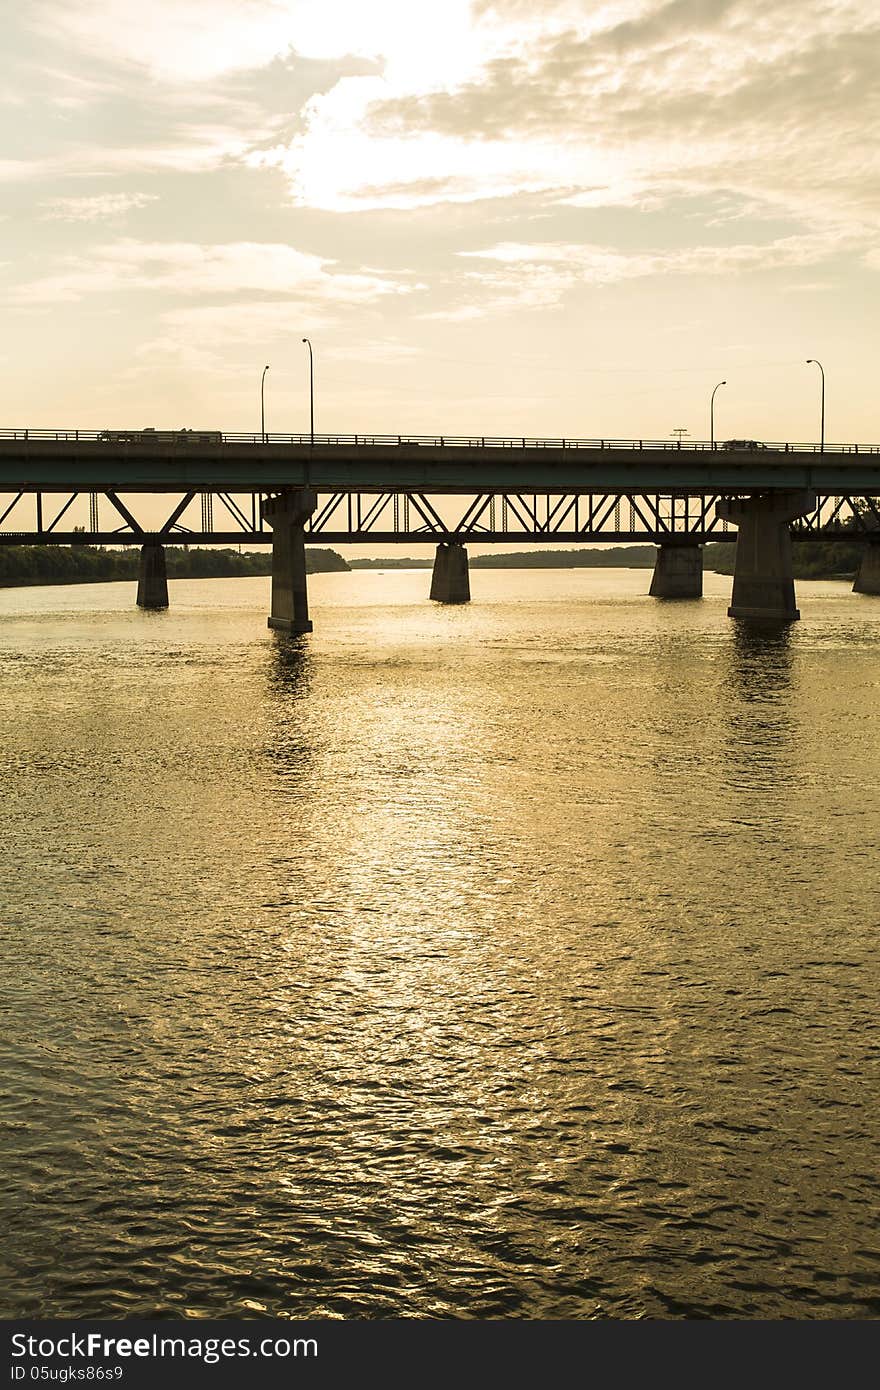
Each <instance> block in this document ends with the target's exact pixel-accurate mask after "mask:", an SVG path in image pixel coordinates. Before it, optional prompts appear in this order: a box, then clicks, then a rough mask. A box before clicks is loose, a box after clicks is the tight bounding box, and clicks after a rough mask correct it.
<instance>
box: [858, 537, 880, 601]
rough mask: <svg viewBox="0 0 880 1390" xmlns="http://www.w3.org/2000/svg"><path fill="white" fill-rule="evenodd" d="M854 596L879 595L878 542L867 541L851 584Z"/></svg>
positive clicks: (879, 561) (879, 552)
mask: <svg viewBox="0 0 880 1390" xmlns="http://www.w3.org/2000/svg"><path fill="white" fill-rule="evenodd" d="M853 593H854V594H880V541H869V542H868V544H867V545H866V546H865V549H864V553H863V555H862V563H861V564H860V565H859V572H858V574H857V575H856V578H855V583H854V584H853Z"/></svg>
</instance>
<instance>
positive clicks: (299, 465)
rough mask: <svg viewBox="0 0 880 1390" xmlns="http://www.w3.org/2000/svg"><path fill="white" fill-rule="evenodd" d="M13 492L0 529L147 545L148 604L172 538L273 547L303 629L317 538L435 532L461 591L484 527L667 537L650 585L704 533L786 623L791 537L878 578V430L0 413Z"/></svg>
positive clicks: (460, 597)
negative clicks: (517, 431) (310, 548)
mask: <svg viewBox="0 0 880 1390" xmlns="http://www.w3.org/2000/svg"><path fill="white" fill-rule="evenodd" d="M3 494H6V496H5V500H0V544H18V545H21V544H28V543H30V544H56V545H69V544H73V543H81V544H83V543H90V544H102V545H139V546H140V547H141V574H140V581H139V585H138V602H139V603H140V604H141V606H143V607H165V606H167V602H168V595H167V583H166V580H165V565H164V550H163V546H164V545H166V544H169V543H172V542H176V543H183V544H226V545H228V544H236V543H242V542H246V543H247V544H249V545H253V544H271V545H272V552H273V564H272V601H271V613H270V616H269V624H270V626H272V627H275V628H278V629H280V630H282V631H287V632H306V631H310V630H311V622H310V620H309V617H308V596H307V590H306V571H305V544H306V542H308V541H310V542H316V541H320V542H321V543H323V544H336V545H342V544H351V543H364V542H370V543H381V544H386V543H390V544H399V543H404V542H408V543H410V544H412V543H415V542H419V543H424V542H426V541H429V542H432V543H434V544H435V545H436V547H437V550H436V556H435V564H434V572H433V575H432V582H431V597H432V598H434V599H436V600H438V601H439V602H447V603H455V602H464V601H466V600H467V599H468V598H469V597H470V591H469V577H468V565H467V551H466V548H465V547H466V544H467V542H468V541H470V542H480V543H491V542H502V543H507V544H510V543H517V542H526V541H529V542H535V541H540V542H541V543H542V544H545V545H546V544H548V543H549V544H560V543H565V544H567V545H569V546H570V545H576V544H579V543H584V542H592V543H608V542H613V543H617V544H621V543H623V544H626V543H639V542H641V543H645V542H650V543H653V544H655V545H657V547H658V553H657V560H656V565H655V570H654V575H653V578H652V582H651V593H652V594H653V595H655V596H656V597H661V598H694V597H699V596H700V594H701V593H702V549H701V547H702V546H703V545H704V544H705V543H706V542H707V541H712V540H724V539H731V540H732V539H734V537H736V539H737V550H736V566H735V574H734V580H733V596H732V601H731V605H730V608H729V610H728V611H729V613H730V615H731V616H732V617H736V618H740V619H744V620H751V621H756V622H768V621H769V622H789V621H792V620H793V619H796V618H797V617H798V616H799V614H798V610H797V607H796V603H795V593H794V580H793V575H792V561H791V542H792V540H795V541H797V540H810V539H812V540H831V539H836V540H841V539H845V540H848V541H857V540H858V541H862V542H863V543H864V547H865V549H864V556H863V560H862V564H861V568H860V571H859V575H858V576H857V579H856V583H855V585H854V588H855V589H856V590H858V591H860V592H863V593H880V446H864V445H859V444H825V445H824V447H822V446H819V445H816V444H811V443H807V444H804V443H775V444H760V445H759V444H755V443H752V442H749V441H730V442H728V443H727V444H708V443H703V442H699V441H691V440H688V441H683V440H674V441H668V440H617V439H614V440H607V439H560V438H557V439H537V438H529V437H525V436H523V437H511V436H445V435H427V436H419V435H384V434H366V435H362V434H354V435H351V434H348V435H346V434H338V435H314V436H312V435H310V434H309V435H303V434H290V435H279V434H275V433H272V434H265V435H263V434H259V435H252V434H224V433H221V432H219V431H197V430H194V431H189V430H186V431H183V430H172V431H165V430H97V431H88V430H77V429H74V430H33V429H19V430H0V499H2V497H3ZM160 495H162V496H165V497H166V498H167V499H169V500H168V503H167V510H166V511H165V514H164V517H163V519H162V520H161V521H159V522H158V524H157V523H156V521H155V517H154V518H153V520H152V523H151V524H147V522H146V521H145V520H144V519H143V518H144V508H145V506H146V510H148V511H150V512H151V513H155V511H156V509H157V506H158V505H159V504H158V503H157V500H156V499H157V497H158V496H160ZM145 498H146V502H145ZM163 507H164V504H163ZM139 512H140V519H139V516H138V513H139ZM74 523H76V525H75V526H74Z"/></svg>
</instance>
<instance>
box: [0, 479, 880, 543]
mask: <svg viewBox="0 0 880 1390" xmlns="http://www.w3.org/2000/svg"><path fill="white" fill-rule="evenodd" d="M264 495H265V494H263V493H259V492H251V493H236V494H232V493H228V492H219V491H216V492H200V493H196V492H185V493H178V494H169V496H172V497H173V503H172V505H171V509H170V511H169V512H168V514H167V515H166V517H165V519H164V520H163V521H161V522H159V523H158V524H156V522H155V521H154V522H153V524H147V522H146V521H145V520H143V519H142V520H139V519H138V517H137V516H136V515H135V512H136V511H140V514H141V517H142V518H143V515H144V507H145V506H149V508H150V510H151V511H153V512H155V510H156V506H157V503H158V500H159V497H160V496H161V494H153V495H151V496H150V497H149V498H148V499H146V498H145V497H144V495H143V494H139V495H138V496H136V497H128V499H127V500H126V501H123V499H122V497H121V496H120V495H119V491H105V492H100V493H99V492H88V493H82V492H72V493H70V494H66V493H65V494H57V493H45V492H30V491H28V492H25V491H21V492H18V493H16V494H15V495H14V496H12V497H11V500H10V501H8V503H7V504H6V505H5V506H4V507H3V510H2V511H0V544H4V543H5V544H18V545H34V544H50V545H51V544H54V545H70V544H77V543H79V544H84V545H85V544H91V545H136V544H143V543H144V542H145V541H147V540H149V541H153V542H155V541H158V542H160V543H164V544H177V545H181V544H183V545H195V544H201V545H210V544H214V545H218V544H226V545H229V544H240V543H242V542H247V543H249V544H252V545H253V544H270V543H271V540H272V531H271V528H270V527H269V526H268V524H267V523H265V522H264V520H263V517H262V514H261V502H262V500H263V497H264ZM727 495H728V494H721V493H707V494H695V493H674V492H673V493H669V492H666V493H644V492H595V493H580V492H563V493H550V494H546V493H518V492H517V493H513V492H480V493H475V494H471V495H468V496H466V497H461V496H440V495H437V494H434V495H432V494H428V493H422V492H371V493H365V492H332V493H320V494H319V495H318V500H317V506H316V508H315V511H314V513H313V515H312V517H311V519H310V521H309V524H308V525H307V527H306V533H307V535H308V536H309V538H310V539H313V540H315V541H318V540H320V541H322V542H324V543H325V544H334V545H345V544H349V543H362V542H364V541H369V542H373V541H381V542H383V543H402V542H405V541H409V542H411V543H416V542H435V543H436V542H439V541H451V540H459V541H464V542H467V541H470V542H484V543H486V542H496V541H497V542H504V543H511V542H516V541H544V542H552V543H555V544H560V543H566V542H567V543H568V544H577V543H583V542H585V541H594V542H616V543H621V544H623V543H633V542H639V541H642V542H646V543H654V544H663V543H664V542H666V543H668V544H674V543H676V542H678V543H683V542H684V543H686V542H688V541H689V542H691V543H693V544H702V543H704V542H706V541H713V540H724V539H731V540H732V539H733V538H734V537H735V535H736V528H735V527H732V526H730V525H729V523H727V522H725V521H722V520H720V519H719V518H718V517H717V516H716V503H717V502H718V501H719V500H720V498H721V497H722V496H727ZM215 503H216V504H217V505H216V506H215ZM0 506H3V504H2V503H0ZM64 521H66V525H65V526H64V527H62V525H61V523H62V522H64ZM791 533H792V536H793V537H794V538H795V539H800V540H811V539H812V540H846V539H852V540H854V539H858V538H861V537H866V536H867V537H875V538H880V497H876V496H870V497H855V496H822V497H820V498H819V500H818V504H817V506H816V509H815V511H814V512H812V513H811V514H810V515H808V516H805V517H801V518H800V519H799V520H797V521H795V522H793V523H792V526H791Z"/></svg>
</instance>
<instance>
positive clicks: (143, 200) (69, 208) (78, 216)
mask: <svg viewBox="0 0 880 1390" xmlns="http://www.w3.org/2000/svg"><path fill="white" fill-rule="evenodd" d="M155 201H156V194H155V193H95V194H93V195H91V196H86V197H82V198H51V199H49V200H48V201H47V202H45V203H44V204H43V208H44V212H43V214H42V215H43V217H44V218H46V219H47V220H48V221H53V222H113V221H116V220H118V219H120V218H123V217H125V215H126V213H129V212H133V211H135V210H136V209H137V208H143V207H146V206H147V204H148V203H154V202H155Z"/></svg>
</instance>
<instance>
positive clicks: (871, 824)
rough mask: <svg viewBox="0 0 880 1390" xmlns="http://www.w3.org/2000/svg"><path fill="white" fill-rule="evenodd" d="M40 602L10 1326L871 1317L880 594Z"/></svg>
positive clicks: (8, 809)
mask: <svg viewBox="0 0 880 1390" xmlns="http://www.w3.org/2000/svg"><path fill="white" fill-rule="evenodd" d="M643 581H644V575H642V574H639V573H638V572H619V573H609V572H585V571H580V572H573V571H569V572H556V573H540V572H528V573H520V574H515V573H510V572H507V573H490V572H486V573H483V574H481V575H480V582H479V590H480V591H481V592H477V590H476V587H475V597H476V599H477V601H476V602H475V603H474V604H473V605H472V606H471V608H470V609H467V610H465V609H457V610H454V611H450V610H440V609H437V608H435V607H430V606H428V605H426V604H425V603H424V593H423V590H424V584H425V575H424V574H423V573H422V574H395V575H364V574H351V575H326V576H315V577H314V578H313V580H312V585H313V594H312V598H313V609H314V617H315V632H314V634H313V635H312V636H310V637H309V638H308V639H305V640H304V641H301V642H300V643H299V644H297V643H295V642H294V643H290V642H287V641H285V640H284V639H279V638H278V637H275V636H273V635H271V634H268V633H267V632H266V630H265V627H264V623H265V582H264V581H253V582H251V581H247V582H238V581H230V582H228V583H227V582H225V581H206V582H202V583H198V582H189V583H186V584H183V583H181V584H177V585H172V590H173V592H172V604H173V607H172V609H171V610H170V611H169V612H168V613H167V614H164V615H162V616H161V618H159V619H156V618H152V619H149V620H145V619H144V615H142V614H133V613H131V612H130V610H129V609H128V607H127V605H128V603H129V601H130V597H131V596H130V594H129V593H128V591H127V590H126V589H125V588H124V587H123V586H94V587H91V586H90V587H89V589H88V590H86V589H85V588H81V589H78V590H54V591H52V590H45V589H44V590H39V591H33V590H31V591H24V590H18V591H6V592H5V593H4V594H3V595H2V605H0V608H2V615H0V685H2V703H0V725H2V727H0V740H2V741H0V746H2V748H3V756H4V763H5V767H4V788H5V797H4V800H5V805H4V817H3V821H2V827H0V837H2V841H0V851H2V863H3V873H4V893H3V899H4V903H5V911H4V916H3V924H2V931H3V936H4V943H3V949H4V957H5V960H6V962H7V970H6V972H5V983H4V991H5V995H6V1006H7V1010H8V1012H7V1015H6V1017H7V1018H8V1020H10V1022H11V1024H12V1026H11V1027H9V1028H7V1029H6V1030H5V1041H4V1043H3V1053H4V1057H3V1062H4V1075H5V1076H6V1077H7V1084H6V1088H5V1095H4V1098H3V1101H2V1118H3V1129H2V1136H0V1143H2V1150H3V1162H4V1171H5V1172H6V1174H7V1177H8V1179H9V1181H8V1184H7V1193H8V1194H10V1196H11V1201H10V1205H9V1209H8V1211H7V1212H6V1213H5V1219H4V1225H5V1229H6V1231H7V1240H6V1247H5V1258H6V1262H7V1266H8V1269H9V1273H8V1275H7V1276H6V1279H5V1283H4V1290H5V1292H4V1300H5V1306H4V1309H3V1311H4V1312H5V1313H7V1314H12V1315H21V1314H25V1313H30V1314H43V1315H48V1316H52V1315H59V1316H61V1315H72V1316H96V1315H100V1314H110V1315H129V1314H135V1313H137V1314H144V1315H150V1314H176V1313H177V1314H180V1313H189V1314H192V1315H198V1316H208V1315H210V1316H221V1315H230V1316H238V1315H249V1314H257V1315H259V1314H260V1313H271V1314H281V1315H289V1316H295V1317H301V1316H309V1315H314V1316H345V1317H359V1316H368V1317H369V1316H395V1315H402V1314H415V1315H430V1316H475V1317H490V1316H491V1317H504V1316H513V1317H553V1316H555V1317H593V1316H613V1317H634V1316H642V1315H646V1316H660V1317H669V1316H672V1317H678V1316H683V1315H689V1316H716V1317H743V1316H771V1317H772V1316H786V1317H816V1316H818V1317H838V1316H842V1317H863V1316H868V1315H871V1314H876V1312H877V1311H878V1303H877V1286H876V1265H875V1263H874V1261H873V1257H872V1253H871V1251H872V1245H873V1240H874V1232H875V1229H876V1227H875V1222H876V1215H877V1195H878V1189H877V1180H876V1173H877V1171H878V1163H877V1159H878V1153H877V1149H878V1143H877V1140H878V1135H877V1125H876V1107H875V1105H874V1100H875V1097H874V1096H873V1095H872V1092H871V1089H870V1081H869V1076H870V1067H871V1061H872V1057H873V1058H874V1059H876V1025H875V1022H874V1014H875V1001H876V985H877V944H876V943H877V926H878V920H877V919H878V909H877V903H878V888H880V872H878V866H877V862H876V857H875V849H874V847H875V845H876V842H877V831H878V812H880V751H878V745H877V740H876V729H875V721H876V699H877V671H878V657H880V610H878V611H877V612H876V613H875V612H874V610H873V608H870V609H869V608H868V607H867V606H865V605H860V606H859V608H858V613H857V614H856V613H855V611H854V609H853V608H852V607H851V603H852V600H851V599H850V597H849V596H848V595H847V594H846V591H845V589H844V588H843V586H835V585H824V586H822V585H807V584H804V585H802V586H801V589H800V599H801V608H802V612H803V614H804V620H803V621H802V623H801V624H800V625H799V626H798V628H797V629H796V630H792V631H791V632H790V633H789V634H787V635H782V636H776V637H770V638H767V637H765V638H758V639H755V638H751V637H746V636H744V635H743V634H742V633H741V632H740V631H739V630H738V629H737V627H736V625H735V624H732V623H730V622H729V621H728V620H727V618H726V616H725V604H726V599H727V584H728V581H725V580H720V581H716V580H714V578H713V577H712V576H707V598H706V600H705V601H704V602H703V603H692V604H687V605H682V606H681V607H676V606H675V605H671V604H663V605H658V604H655V603H652V602H651V601H650V600H648V599H646V598H645V597H643V595H642V593H641V590H642V589H643V587H644V583H643Z"/></svg>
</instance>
